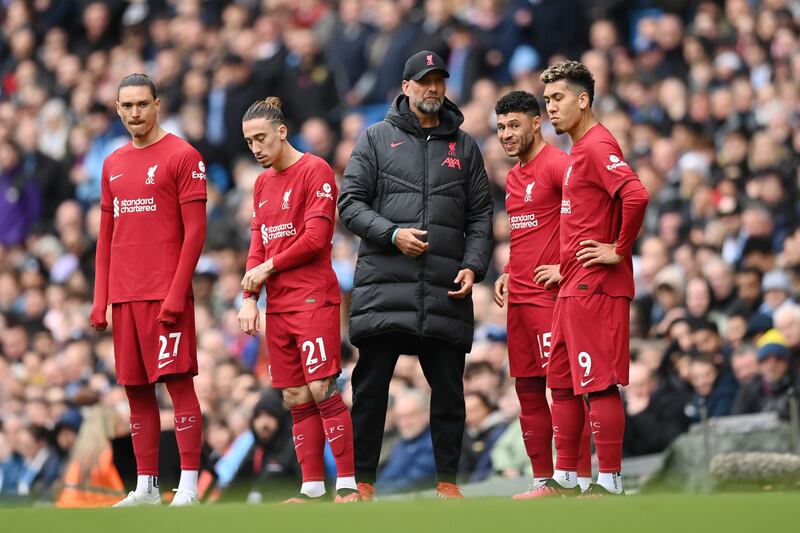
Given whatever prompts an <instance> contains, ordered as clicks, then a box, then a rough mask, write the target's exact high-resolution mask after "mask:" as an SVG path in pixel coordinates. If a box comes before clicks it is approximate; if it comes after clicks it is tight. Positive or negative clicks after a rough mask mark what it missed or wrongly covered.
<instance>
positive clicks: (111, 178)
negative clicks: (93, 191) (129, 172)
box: [108, 174, 122, 182]
mask: <svg viewBox="0 0 800 533" xmlns="http://www.w3.org/2000/svg"><path fill="white" fill-rule="evenodd" d="M121 177H122V174H117V175H116V176H111V177H110V178H108V181H109V182H111V181H114V180H115V179H117V178H121Z"/></svg>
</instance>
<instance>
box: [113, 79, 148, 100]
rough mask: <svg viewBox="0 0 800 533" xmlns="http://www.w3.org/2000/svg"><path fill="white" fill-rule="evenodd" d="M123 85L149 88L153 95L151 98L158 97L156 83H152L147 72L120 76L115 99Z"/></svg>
mask: <svg viewBox="0 0 800 533" xmlns="http://www.w3.org/2000/svg"><path fill="white" fill-rule="evenodd" d="M123 87H147V88H148V89H150V94H151V95H153V100H155V99H156V98H158V94H157V93H156V84H155V83H153V80H151V79H150V78H149V77H148V76H147V74H130V75H128V76H125V77H124V78H122V81H120V82H119V86H118V87H117V100H119V92H120V91H121V90H122V88H123Z"/></svg>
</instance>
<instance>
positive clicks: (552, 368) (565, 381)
mask: <svg viewBox="0 0 800 533" xmlns="http://www.w3.org/2000/svg"><path fill="white" fill-rule="evenodd" d="M563 313H564V304H563V299H562V298H559V299H558V300H556V305H555V307H554V308H553V320H552V332H553V336H552V346H551V347H550V357H548V363H547V387H548V388H550V389H571V388H572V370H571V369H570V365H569V354H568V352H567V342H566V339H565V337H564V328H563V326H562V324H563Z"/></svg>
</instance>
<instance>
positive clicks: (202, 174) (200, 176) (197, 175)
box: [192, 161, 206, 180]
mask: <svg viewBox="0 0 800 533" xmlns="http://www.w3.org/2000/svg"><path fill="white" fill-rule="evenodd" d="M197 169H198V170H199V172H198V171H197V170H193V171H192V179H195V180H204V179H206V164H205V163H203V162H202V161H198V162H197Z"/></svg>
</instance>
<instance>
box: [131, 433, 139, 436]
mask: <svg viewBox="0 0 800 533" xmlns="http://www.w3.org/2000/svg"><path fill="white" fill-rule="evenodd" d="M138 434H139V433H131V437H135V436H136V435H138Z"/></svg>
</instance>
